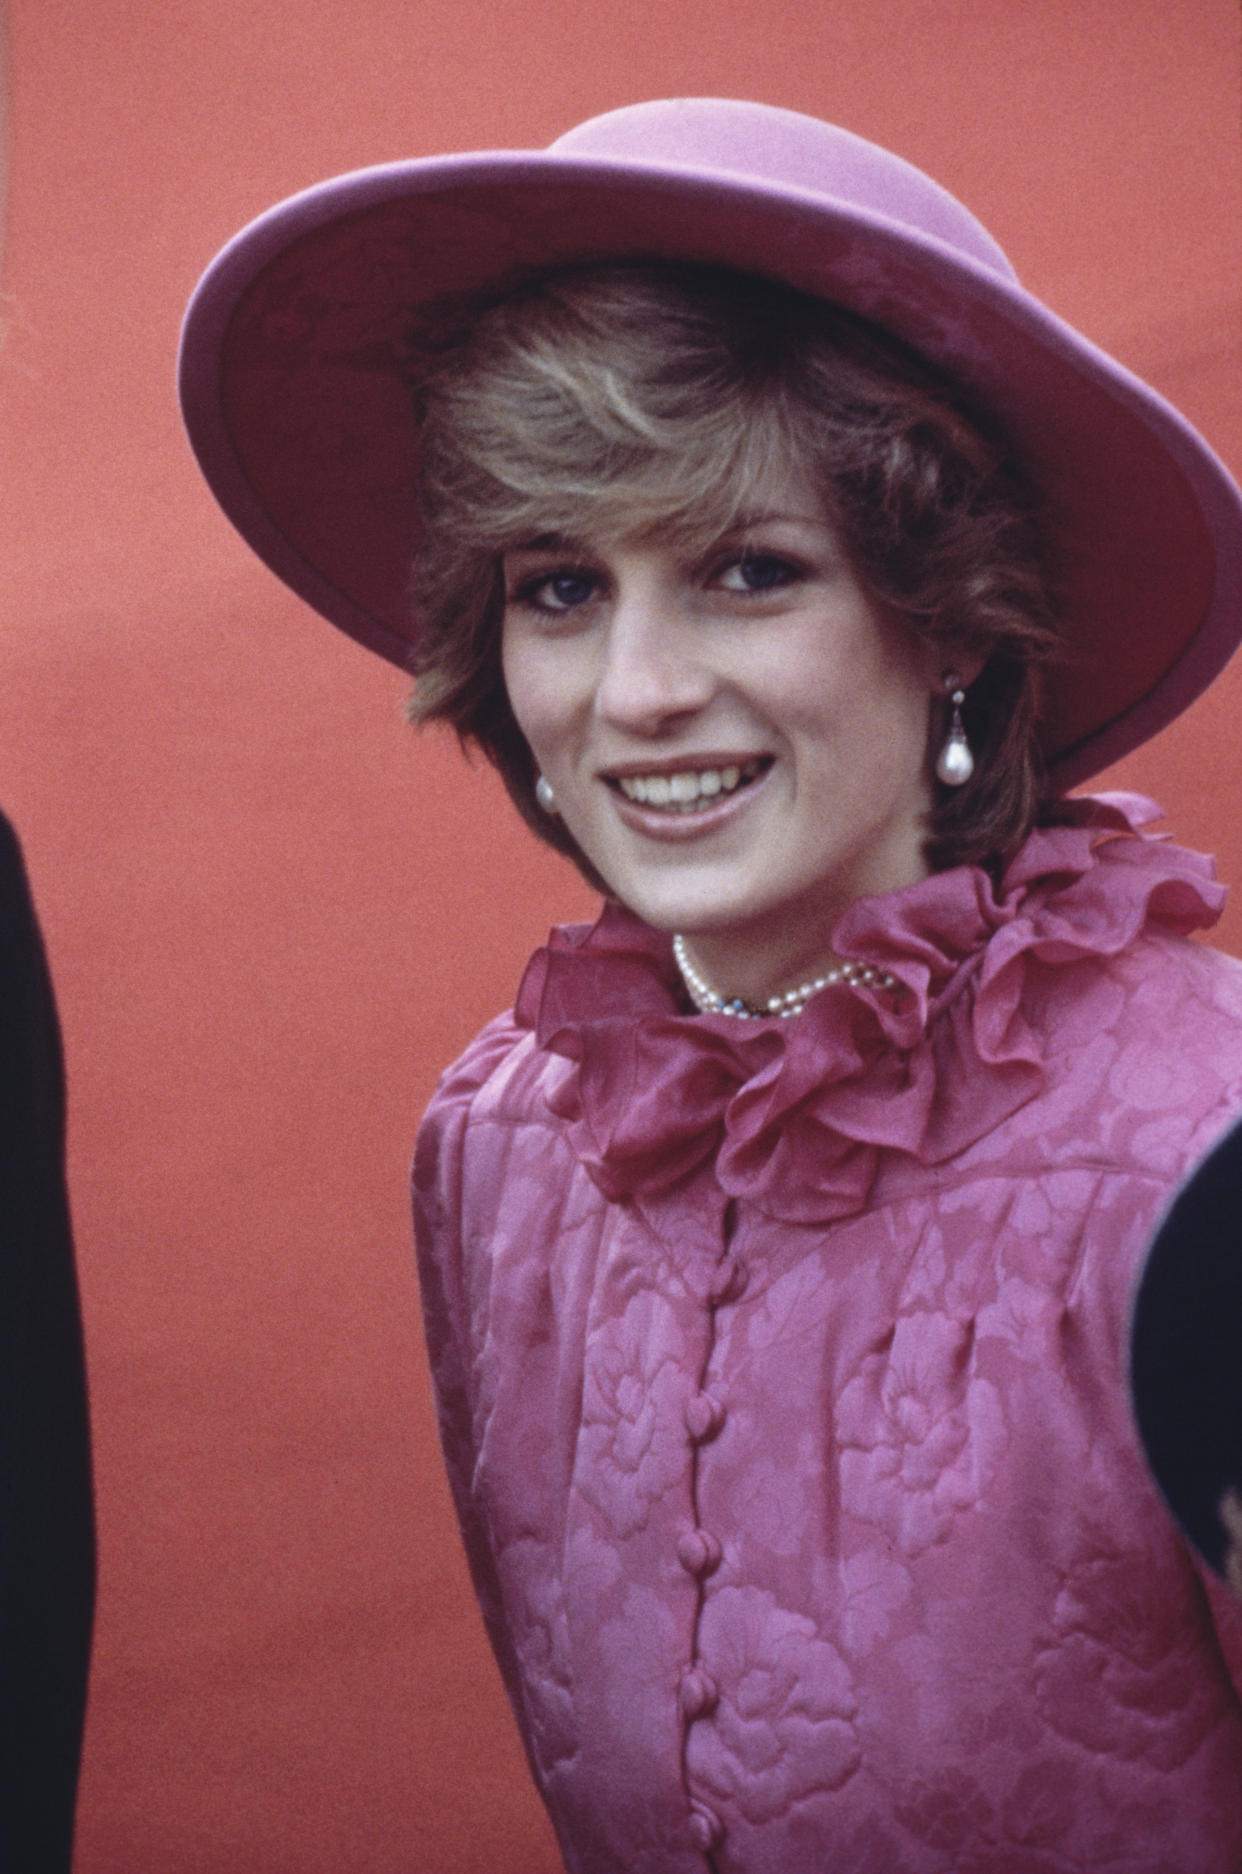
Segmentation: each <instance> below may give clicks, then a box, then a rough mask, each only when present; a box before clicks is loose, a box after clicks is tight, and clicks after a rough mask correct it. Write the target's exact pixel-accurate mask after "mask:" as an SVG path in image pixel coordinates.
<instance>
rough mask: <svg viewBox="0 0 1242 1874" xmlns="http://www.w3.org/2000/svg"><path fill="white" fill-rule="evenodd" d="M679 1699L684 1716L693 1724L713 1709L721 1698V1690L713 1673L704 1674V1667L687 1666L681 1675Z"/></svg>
mask: <svg viewBox="0 0 1242 1874" xmlns="http://www.w3.org/2000/svg"><path fill="white" fill-rule="evenodd" d="M677 1697H678V1702H679V1703H680V1705H681V1712H682V1716H683V1717H684V1718H685V1719H686V1720H687V1721H688V1722H693V1720H694V1719H695V1718H701V1717H702V1716H703V1714H704V1712H708V1711H710V1710H711V1709H712V1707H713V1706H714V1705H715V1703H716V1700H717V1699H718V1698H719V1697H720V1689H719V1687H718V1686H717V1684H716V1681H715V1680H714V1679H713V1678H712V1675H711V1673H710V1672H704V1670H703V1668H702V1666H687V1667H686V1670H685V1671H684V1672H683V1673H682V1675H681V1684H680V1686H679V1687H678V1689H677Z"/></svg>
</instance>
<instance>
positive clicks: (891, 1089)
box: [515, 795, 1224, 1221]
mask: <svg viewBox="0 0 1242 1874" xmlns="http://www.w3.org/2000/svg"><path fill="white" fill-rule="evenodd" d="M1069 812H1070V814H1071V815H1072V820H1071V823H1069V824H1063V825H1058V826H1054V827H1046V828H1039V829H1037V830H1036V831H1035V832H1033V833H1032V834H1031V835H1030V837H1029V838H1028V840H1027V841H1026V843H1025V845H1024V846H1023V847H1022V848H1021V849H1020V850H1019V852H1018V853H1017V855H1016V856H1015V858H1014V859H1013V861H1012V863H1011V864H1010V865H1009V866H1008V868H1007V869H1006V871H1005V873H1004V876H1003V877H1002V878H1001V880H1000V883H999V885H997V884H994V882H993V880H992V879H991V877H990V876H989V875H988V873H986V872H984V871H983V870H982V869H980V868H979V867H976V866H959V867H956V868H955V869H953V870H952V871H948V872H940V873H935V874H933V875H932V876H931V877H930V878H927V879H923V880H920V881H919V883H917V884H915V885H911V886H907V887H906V888H905V889H904V890H901V891H896V892H890V893H886V894H884V895H883V896H880V897H874V898H864V899H861V900H860V901H859V902H858V903H857V904H855V905H853V906H851V908H850V910H849V911H848V912H847V913H846V914H845V916H844V917H843V918H842V920H841V922H840V923H839V924H838V926H837V928H836V931H835V933H834V935H833V939H832V948H833V949H834V951H835V952H836V953H837V954H838V955H839V956H841V957H844V958H850V959H854V960H857V961H859V962H863V963H872V964H877V965H879V966H880V967H881V968H882V969H885V970H887V971H888V972H889V973H890V974H891V975H892V976H893V977H894V978H895V979H896V980H897V982H898V984H899V988H898V989H897V990H896V991H884V990H878V989H869V988H862V987H859V986H856V985H846V984H839V985H834V986H833V987H831V988H828V989H825V990H823V991H822V992H821V993H820V994H819V995H818V996H816V997H814V998H813V999H812V1001H811V1002H809V1003H808V1004H807V1006H806V1008H805V1009H804V1010H803V1012H802V1014H801V1015H799V1016H797V1017H796V1018H795V1019H793V1020H791V1021H784V1020H780V1019H778V1018H775V1017H774V1018H772V1019H760V1020H750V1021H741V1020H738V1019H737V1018H736V1017H733V1016H728V1015H697V1014H693V1013H688V1012H687V1005H686V1003H685V1001H684V997H683V995H682V992H681V988H680V983H679V979H678V975H677V970H676V966H675V964H674V962H673V957H672V948H671V943H670V940H669V939H668V938H667V937H665V936H664V935H662V934H661V933H659V932H656V931H653V930H651V929H650V928H649V927H648V926H646V925H644V924H642V923H641V922H640V921H639V920H638V919H637V918H635V917H633V916H631V915H630V914H629V913H628V912H626V911H623V910H622V909H620V907H618V906H616V905H609V906H608V907H607V908H606V909H605V911H604V912H603V915H602V916H601V917H600V919H599V921H598V922H597V923H596V924H594V925H590V926H587V925H580V926H570V927H567V928H565V929H563V930H557V931H554V932H553V933H552V936H551V938H550V939H549V942H548V944H547V945H546V946H545V948H543V949H542V950H539V951H537V952H536V954H535V956H534V957H533V958H532V959H531V962H530V965H529V967H528V968H527V971H526V975H525V977H524V979H523V982H522V986H521V989H520V991H519V995H518V1000H517V1006H516V1011H515V1012H516V1019H517V1021H518V1023H519V1025H521V1026H523V1027H525V1028H529V1029H532V1030H533V1031H534V1035H535V1039H536V1041H537V1043H538V1045H539V1046H540V1047H541V1048H544V1049H546V1050H548V1051H549V1052H551V1053H553V1054H557V1055H560V1056H562V1057H564V1059H565V1060H566V1061H567V1062H569V1063H570V1064H571V1065H570V1071H569V1072H568V1073H566V1074H565V1075H564V1076H563V1077H562V1078H561V1079H560V1080H559V1082H558V1084H557V1087H556V1090H555V1092H554V1093H553V1094H552V1096H551V1104H552V1106H553V1109H554V1111H555V1112H556V1113H557V1115H558V1116H559V1117H560V1118H561V1119H562V1120H563V1121H564V1123H565V1126H566V1131H567V1136H568V1139H569V1142H570V1144H571V1146H572V1148H573V1150H574V1152H575V1153H576V1155H577V1156H578V1158H579V1159H580V1160H581V1162H582V1163H583V1165H584V1166H585V1167H586V1168H587V1170H588V1171H589V1173H590V1175H591V1176H592V1178H593V1179H594V1180H595V1182H596V1183H597V1184H598V1185H599V1186H600V1188H601V1189H602V1190H603V1191H604V1192H605V1193H606V1194H607V1195H608V1196H609V1197H612V1198H621V1197H626V1196H630V1195H636V1194H639V1193H646V1194H648V1195H650V1196H655V1195H656V1194H658V1193H662V1192H669V1191H671V1190H672V1189H673V1187H675V1186H678V1185H680V1184H681V1183H682V1181H683V1180H685V1179H686V1178H688V1177H690V1176H691V1175H692V1174H693V1173H694V1172H695V1171H697V1170H698V1169H699V1168H700V1167H701V1166H703V1165H704V1164H705V1163H707V1162H708V1161H714V1165H715V1174H716V1178H717V1180H718V1182H719V1185H720V1187H721V1189H722V1191H723V1192H724V1194H725V1195H726V1196H728V1197H737V1198H745V1199H747V1200H749V1201H750V1202H752V1203H754V1204H756V1205H757V1206H758V1207H759V1208H760V1209H762V1210H764V1211H766V1212H768V1213H769V1214H770V1215H773V1216H776V1217H780V1218H785V1219H789V1220H794V1221H814V1220H827V1219H829V1218H833V1217H842V1216H848V1215H851V1214H853V1213H854V1212H856V1211H858V1210H860V1209H861V1208H862V1207H863V1205H864V1204H865V1202H866V1199H867V1195H868V1192H869V1191H870V1189H871V1185H872V1183H873V1181H874V1178H875V1173H876V1168H877V1164H878V1161H879V1157H880V1154H881V1153H882V1152H885V1151H888V1152H899V1153H905V1154H908V1155H909V1156H911V1157H912V1158H915V1159H917V1160H919V1161H920V1162H921V1163H923V1164H927V1165H934V1164H938V1163H940V1162H942V1161H943V1160H945V1159H947V1158H949V1157H951V1156H953V1155H954V1154H956V1153H957V1152H960V1151H962V1150H964V1149H965V1147H967V1146H968V1145H971V1144H973V1143H974V1142H975V1141H976V1140H977V1139H980V1138H982V1137H983V1136H984V1134H985V1133H987V1132H989V1131H990V1130H991V1129H992V1128H993V1127H994V1126H995V1125H997V1124H998V1123H999V1122H1000V1121H1001V1120H1002V1119H1005V1118H1007V1117H1008V1115H1009V1114H1010V1113H1012V1112H1014V1111H1016V1110H1017V1108H1018V1107H1020V1106H1022V1105H1024V1104H1025V1103H1026V1102H1027V1101H1028V1100H1030V1099H1032V1098H1033V1097H1034V1096H1035V1095H1036V1094H1037V1093H1038V1092H1039V1091H1040V1089H1041V1087H1042V1086H1043V1084H1044V1080H1045V1073H1046V1063H1045V1060H1044V1056H1043V1048H1044V1046H1045V1045H1046V1044H1045V1043H1044V1041H1043V1039H1042V1037H1041V1035H1040V1034H1039V1033H1038V1032H1037V1031H1036V1029H1035V1028H1034V1027H1032V1025H1031V1024H1030V1022H1029V1021H1028V1019H1027V1016H1026V1014H1025V1013H1024V990H1025V989H1026V987H1027V984H1028V979H1029V978H1030V976H1031V973H1032V971H1035V972H1038V973H1039V974H1040V975H1041V976H1043V975H1044V974H1045V973H1046V971H1047V970H1048V969H1049V968H1051V969H1053V970H1056V969H1063V968H1066V967H1068V966H1070V965H1072V964H1074V963H1077V962H1080V961H1082V960H1083V959H1086V958H1092V957H1095V958H1105V957H1109V956H1114V955H1116V954H1118V953H1119V952H1121V951H1123V950H1125V949H1126V948H1127V946H1128V945H1130V944H1131V943H1132V942H1133V941H1134V939H1135V938H1136V937H1137V936H1138V935H1139V933H1140V932H1142V931H1143V930H1145V929H1152V928H1154V929H1159V930H1162V931H1166V932H1175V933H1179V934H1185V933H1188V932H1190V931H1192V930H1197V929H1205V928H1206V927H1208V926H1209V925H1211V924H1214V923H1215V922H1216V919H1217V918H1218V917H1219V915H1220V910H1221V906H1222V904H1223V902H1224V890H1223V888H1222V887H1221V886H1220V885H1218V884H1217V883H1216V881H1215V874H1214V870H1213V867H1212V863H1211V861H1210V860H1208V859H1205V858H1204V857H1202V856H1201V855H1200V854H1198V853H1193V852H1188V851H1186V850H1185V849H1184V848H1181V847H1178V846H1173V845H1169V844H1167V843H1165V841H1163V840H1161V839H1156V838H1152V837H1150V836H1148V835H1146V834H1144V833H1142V832H1141V831H1140V829H1141V828H1142V827H1143V826H1145V825H1147V824H1148V823H1149V822H1150V821H1151V820H1153V819H1156V818H1158V817H1159V815H1160V810H1159V808H1157V807H1155V806H1154V805H1153V804H1152V803H1151V802H1149V801H1144V800H1142V799H1140V798H1138V797H1137V796H1133V795H1111V796H1104V797H1101V798H1097V799H1093V800H1080V801H1076V802H1072V803H1069Z"/></svg>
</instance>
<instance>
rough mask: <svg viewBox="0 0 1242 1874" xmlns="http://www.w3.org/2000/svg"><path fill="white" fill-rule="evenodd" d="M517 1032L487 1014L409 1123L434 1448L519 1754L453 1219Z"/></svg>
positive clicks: (461, 1258)
mask: <svg viewBox="0 0 1242 1874" xmlns="http://www.w3.org/2000/svg"><path fill="white" fill-rule="evenodd" d="M519 1038H520V1037H519V1032H518V1031H517V1030H516V1029H514V1028H513V1026H512V1024H511V1022H510V1021H509V1020H508V1019H507V1018H504V1019H502V1020H500V1021H498V1022H494V1023H492V1024H491V1025H490V1027H488V1028H486V1029H484V1030H483V1032H482V1034H481V1035H480V1036H479V1037H478V1039H477V1040H476V1041H475V1042H474V1043H473V1044H472V1046H471V1047H470V1048H469V1049H468V1050H467V1052H466V1053H465V1054H464V1055H463V1056H462V1058H461V1060H460V1061H458V1063H457V1064H456V1066H455V1067H453V1068H450V1070H449V1072H448V1073H447V1074H446V1075H445V1077H444V1079H443V1080H442V1081H441V1083H440V1087H439V1089H438V1091H437V1093H436V1095H435V1097H434V1099H433V1100H432V1102H431V1105H430V1106H429V1107H428V1109H427V1113H426V1115H425V1117H424V1119H423V1123H422V1125H421V1127H420V1128H419V1134H418V1142H417V1145H416V1148H415V1155H414V1177H413V1199H414V1235H415V1244H416V1247H417V1252H418V1271H419V1284H420V1289H421V1294H422V1309H423V1328H424V1333H425V1336H426V1342H427V1354H428V1360H429V1363H430V1367H431V1380H432V1388H433V1391H434V1394H435V1401H436V1410H437V1415H438V1418H439V1428H440V1444H441V1449H442V1451H443V1454H444V1463H445V1468H446V1470H447V1472H448V1480H449V1487H450V1489H451V1491H452V1495H453V1502H454V1505H455V1507H456V1510H457V1519H458V1522H459V1524H460V1525H461V1533H462V1539H463V1542H464V1544H465V1550H466V1559H467V1561H468V1563H469V1566H470V1575H471V1580H472V1582H473V1584H474V1591H475V1595H476V1598H477V1600H478V1603H479V1608H480V1611H481V1613H482V1615H483V1621H484V1625H485V1626H486V1628H487V1634H488V1638H489V1640H490V1641H491V1645H492V1650H493V1652H494V1653H495V1656H496V1662H497V1665H498V1666H499V1668H500V1675H501V1678H502V1679H503V1681H504V1685H505V1690H506V1692H507V1693H508V1696H509V1702H510V1704H511V1705H512V1706H513V1710H514V1715H515V1717H516V1718H517V1721H518V1728H519V1730H520V1731H521V1734H522V1740H523V1743H524V1744H525V1746H526V1750H527V1755H528V1757H529V1756H530V1741H529V1730H528V1725H527V1718H526V1711H525V1704H524V1700H523V1696H522V1687H521V1673H520V1671H519V1669H518V1665H517V1658H516V1654H515V1651H514V1647H513V1643H512V1639H511V1636H510V1633H509V1629H508V1625H507V1622H506V1619H505V1614H504V1599H503V1595H502V1592H501V1587H500V1579H499V1576H498V1574H497V1569H496V1561H495V1554H494V1550H493V1547H492V1543H491V1539H490V1532H489V1529H488V1523H487V1516H486V1513H485V1510H484V1508H483V1506H482V1504H481V1503H480V1501H479V1499H478V1496H477V1494H476V1491H475V1472H476V1465H477V1461H478V1437H477V1436H476V1410H475V1408H476V1403H477V1402H476V1400H475V1398H474V1389H473V1384H472V1377H473V1367H474V1359H473V1353H472V1337H471V1323H470V1306H469V1271H468V1269H467V1267H466V1258H465V1253H464V1243H465V1237H466V1232H465V1229H464V1220H463V1215H464V1208H465V1202H466V1158H467V1152H468V1147H469V1141H470V1128H471V1119H472V1114H473V1109H474V1105H475V1101H476V1099H477V1096H478V1094H479V1092H480V1090H481V1088H482V1087H483V1086H484V1085H485V1084H486V1083H487V1081H488V1080H489V1079H490V1078H491V1075H492V1073H493V1072H494V1071H496V1070H497V1069H498V1068H499V1067H500V1066H502V1065H503V1063H504V1061H505V1060H506V1059H507V1057H508V1056H509V1054H510V1053H511V1052H512V1050H513V1047H514V1045H515V1044H516V1042H517V1040H518V1039H519ZM533 1768H534V1766H533V1762H532V1770H533Z"/></svg>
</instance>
